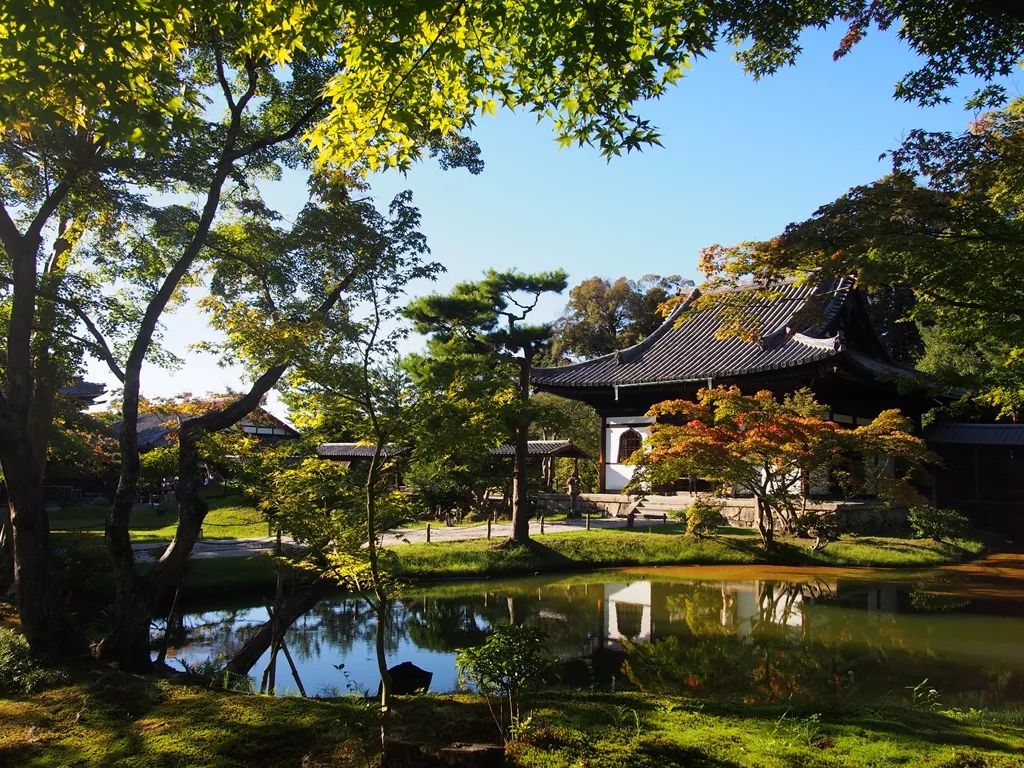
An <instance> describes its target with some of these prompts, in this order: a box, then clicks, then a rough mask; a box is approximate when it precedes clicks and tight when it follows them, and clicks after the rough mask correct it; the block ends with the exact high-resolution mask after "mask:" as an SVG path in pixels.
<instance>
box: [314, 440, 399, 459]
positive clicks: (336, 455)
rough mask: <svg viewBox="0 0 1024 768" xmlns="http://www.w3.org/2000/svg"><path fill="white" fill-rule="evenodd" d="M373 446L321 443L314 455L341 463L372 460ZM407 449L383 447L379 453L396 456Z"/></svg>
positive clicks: (374, 448) (374, 447)
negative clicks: (354, 460) (337, 460)
mask: <svg viewBox="0 0 1024 768" xmlns="http://www.w3.org/2000/svg"><path fill="white" fill-rule="evenodd" d="M374 450H376V446H375V445H366V444H365V443H321V444H320V445H318V446H317V447H316V455H317V456H319V457H320V458H322V459H339V460H342V461H345V460H352V459H372V458H373V452H374ZM406 450H408V449H407V448H396V447H393V446H391V445H385V446H384V450H383V451H381V453H382V454H383V455H384V456H397V455H398V454H400V453H404V452H405V451H406Z"/></svg>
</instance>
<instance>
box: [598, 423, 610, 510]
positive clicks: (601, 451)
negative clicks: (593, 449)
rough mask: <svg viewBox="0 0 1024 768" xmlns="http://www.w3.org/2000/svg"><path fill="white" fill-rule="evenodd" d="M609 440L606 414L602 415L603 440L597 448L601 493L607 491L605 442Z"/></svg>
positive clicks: (599, 488)
mask: <svg viewBox="0 0 1024 768" xmlns="http://www.w3.org/2000/svg"><path fill="white" fill-rule="evenodd" d="M607 442H608V420H607V419H606V418H605V417H604V416H602V417H601V442H600V443H599V445H598V449H597V487H598V490H599V491H600V492H601V493H607V488H606V487H605V472H604V470H605V459H606V458H607V456H606V454H605V444H606V443H607Z"/></svg>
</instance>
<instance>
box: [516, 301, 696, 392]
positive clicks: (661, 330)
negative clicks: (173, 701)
mask: <svg viewBox="0 0 1024 768" xmlns="http://www.w3.org/2000/svg"><path fill="white" fill-rule="evenodd" d="M700 295H701V294H700V290H699V289H697V288H694V289H693V290H691V291H690V295H689V296H687V297H686V298H685V299H684V300H683V302H682V303H681V304H680V305H679V306H678V307H676V308H675V309H674V310H672V312H671V313H669V315H668V317H666V318H665V319H664V321H662V323H661V325H659V326H658V327H657V328H655V329H654V330H653V331H651V332H650V333H649V334H647V336H645V337H644V338H642V339H640V341H638V342H637V343H636V344H633V345H632V346H629V347H624V348H622V349H617V350H615V351H614V352H609V353H607V354H605V355H600V356H599V357H592V358H590V359H589V360H580V361H579V362H578V363H569V364H568V365H554V366H540V367H537V368H533V369H532V370H531V371H530V378H531V379H533V378H534V377H535V376H536V375H537V374H538V373H541V372H554V371H559V372H561V371H571V370H579V369H582V368H586V367H588V366H591V365H594V364H596V363H601V362H604V361H606V360H614V361H615V362H616V363H621V362H629V360H624V359H623V356H624V355H625V354H627V353H636V352H639V351H643V349H645V348H646V347H649V346H650V345H651V344H653V343H654V341H653V340H654V339H655V338H660V337H661V336H664V335H665V334H666V333H668V332H669V331H671V330H672V328H673V327H674V324H675V321H676V318H677V317H678V316H679V314H680V313H681V312H683V311H684V310H685V309H687V308H689V306H690V305H691V304H692V303H693V302H694V300H695V299H697V298H698V297H699V296H700ZM630 358H631V359H632V354H630Z"/></svg>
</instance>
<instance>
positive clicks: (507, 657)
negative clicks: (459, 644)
mask: <svg viewBox="0 0 1024 768" xmlns="http://www.w3.org/2000/svg"><path fill="white" fill-rule="evenodd" d="M545 640H546V636H545V634H544V633H543V632H541V631H540V630H539V629H537V628H536V627H529V626H525V625H522V624H511V625H502V626H499V627H495V628H494V631H493V632H491V634H490V635H489V636H488V637H487V640H485V641H484V643H483V645H480V646H478V647H476V648H463V649H461V650H460V651H459V653H458V656H457V657H456V659H455V664H456V666H457V667H458V670H459V681H460V682H469V683H470V684H472V685H474V686H476V687H477V688H478V689H479V690H480V692H481V693H483V694H484V696H486V697H487V706H488V707H489V708H490V710H491V716H492V717H494V722H495V723H496V724H497V726H498V730H499V731H500V732H501V734H502V737H503V738H504V737H505V736H506V734H508V735H509V736H510V737H511V738H512V739H513V740H515V739H516V738H517V737H519V736H521V735H522V732H523V727H522V726H524V725H525V724H526V722H527V721H525V720H524V719H523V717H522V697H523V695H524V694H527V693H529V692H531V691H534V690H536V689H537V688H539V687H540V686H541V685H542V684H543V683H544V682H545V680H546V679H547V678H548V676H549V675H550V674H551V672H552V669H553V665H552V662H551V658H550V656H549V655H548V653H547V648H546V646H545ZM492 698H495V699H497V702H498V712H495V711H494V706H493V703H492ZM506 704H507V705H508V717H507V719H506V717H505V705H506Z"/></svg>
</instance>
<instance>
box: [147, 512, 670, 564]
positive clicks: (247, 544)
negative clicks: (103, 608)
mask: <svg viewBox="0 0 1024 768" xmlns="http://www.w3.org/2000/svg"><path fill="white" fill-rule="evenodd" d="M659 525H664V523H663V521H662V520H660V519H653V520H646V519H644V518H642V517H638V518H637V520H636V529H637V530H639V531H643V530H646V529H647V528H648V527H649V526H659ZM590 526H591V529H592V530H599V529H603V528H625V527H626V521H625V519H623V518H596V517H595V518H591V521H590ZM586 527H587V524H586V521H585V520H569V521H564V522H557V523H549V522H545V523H544V533H545V534H549V533H570V532H573V531H577V532H578V531H582V530H584V529H586ZM540 529H541V524H540V521H539V520H531V521H530V535H531V536H540V535H541V530H540ZM511 533H512V524H511V523H507V522H501V523H494V524H492V525H491V538H492V539H499V540H501V539H505V538H507V537H508V536H509V534H511ZM485 538H487V524H486V523H484V524H482V525H455V526H451V527H448V526H446V525H444V524H431V527H430V540H431V541H432V542H440V541H468V540H470V539H485ZM426 540H427V529H426V527H420V528H402V529H399V530H396V531H392V532H390V533H387V534H385V535H384V546H401V545H402V544H406V543H408V544H420V543H424V542H426ZM274 541H275V540H274V539H273V538H271V537H264V538H252V539H206V540H204V541H200V542H198V543H197V544H196V546H195V548H194V549H193V550H192V557H193V559H196V560H205V559H209V558H214V557H249V556H251V555H261V554H269V553H271V552H273V550H274ZM284 545H285V546H286V547H294V546H298V545H297V544H296V543H295V542H294V541H292V540H290V539H286V540H285V541H284ZM166 546H167V542H166V541H163V542H160V541H144V542H136V543H134V544H132V549H133V550H134V551H135V554H136V556H137V557H138V558H139V559H140V560H144V559H154V558H156V557H159V555H160V553H161V552H163V550H164V547H166Z"/></svg>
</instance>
